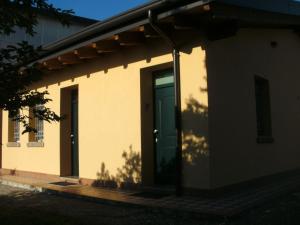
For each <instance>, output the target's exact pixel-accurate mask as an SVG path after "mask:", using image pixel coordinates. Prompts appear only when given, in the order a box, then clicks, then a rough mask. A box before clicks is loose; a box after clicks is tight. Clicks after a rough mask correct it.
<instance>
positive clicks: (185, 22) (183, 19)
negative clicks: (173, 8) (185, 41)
mask: <svg viewBox="0 0 300 225" xmlns="http://www.w3.org/2000/svg"><path fill="white" fill-rule="evenodd" d="M173 26H174V29H176V30H192V29H194V28H195V27H196V26H195V25H194V24H193V19H192V17H189V16H176V17H175V19H174V21H173Z"/></svg>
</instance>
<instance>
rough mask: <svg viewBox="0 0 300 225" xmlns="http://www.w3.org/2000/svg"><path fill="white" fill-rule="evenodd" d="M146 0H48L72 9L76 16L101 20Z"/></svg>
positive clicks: (57, 5) (55, 4) (61, 6)
mask: <svg viewBox="0 0 300 225" xmlns="http://www.w3.org/2000/svg"><path fill="white" fill-rule="evenodd" d="M147 1H148V0H48V2H49V3H52V4H53V5H54V6H56V7H59V8H62V9H73V10H74V12H75V14H76V15H78V16H83V17H88V18H92V19H98V20H103V19H105V18H108V17H111V16H113V15H116V14H118V13H120V12H123V11H126V10H128V9H130V8H133V7H135V6H138V5H141V4H143V3H145V2H147Z"/></svg>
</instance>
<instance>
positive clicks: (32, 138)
mask: <svg viewBox="0 0 300 225" xmlns="http://www.w3.org/2000/svg"><path fill="white" fill-rule="evenodd" d="M43 109H44V106H43V105H37V106H35V107H34V108H31V109H30V110H29V117H30V118H31V119H30V122H29V125H30V126H31V127H33V128H35V129H36V132H30V134H29V142H42V141H43V139H44V121H43V120H42V119H40V118H39V117H37V116H35V115H34V114H37V115H38V113H37V112H38V111H41V110H43Z"/></svg>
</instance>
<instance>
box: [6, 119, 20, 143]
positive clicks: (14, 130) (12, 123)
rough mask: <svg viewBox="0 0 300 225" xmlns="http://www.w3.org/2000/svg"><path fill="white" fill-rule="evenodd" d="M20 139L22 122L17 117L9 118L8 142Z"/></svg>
mask: <svg viewBox="0 0 300 225" xmlns="http://www.w3.org/2000/svg"><path fill="white" fill-rule="evenodd" d="M19 141H20V122H19V121H17V120H15V118H8V142H19Z"/></svg>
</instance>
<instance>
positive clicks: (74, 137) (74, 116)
mask: <svg viewBox="0 0 300 225" xmlns="http://www.w3.org/2000/svg"><path fill="white" fill-rule="evenodd" d="M71 154H72V155H71V161H72V163H71V166H72V176H75V177H78V176H79V154H78V90H72V93H71Z"/></svg>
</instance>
